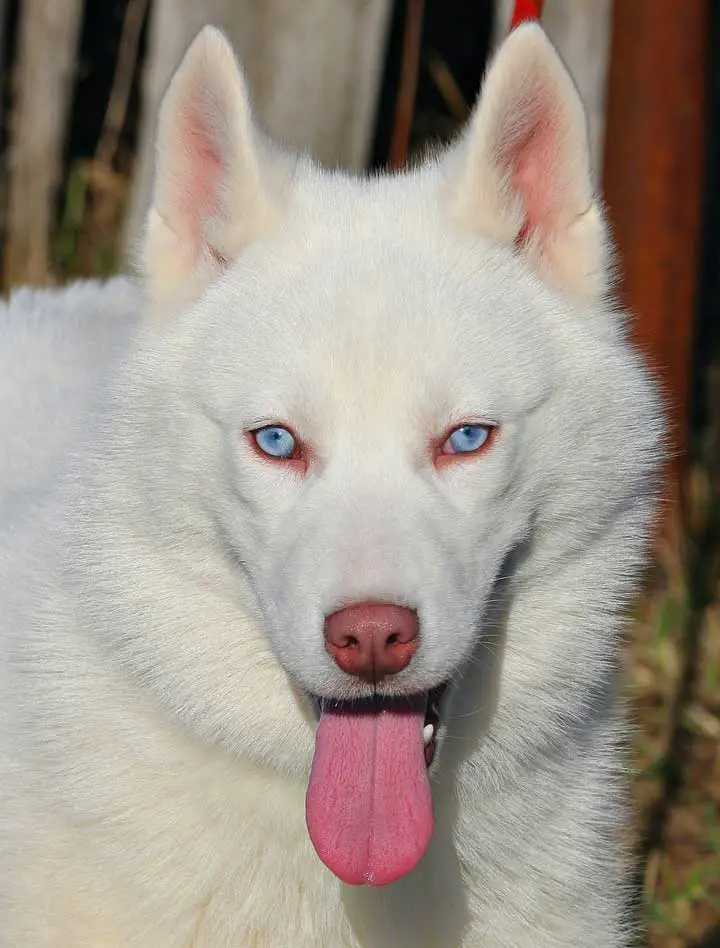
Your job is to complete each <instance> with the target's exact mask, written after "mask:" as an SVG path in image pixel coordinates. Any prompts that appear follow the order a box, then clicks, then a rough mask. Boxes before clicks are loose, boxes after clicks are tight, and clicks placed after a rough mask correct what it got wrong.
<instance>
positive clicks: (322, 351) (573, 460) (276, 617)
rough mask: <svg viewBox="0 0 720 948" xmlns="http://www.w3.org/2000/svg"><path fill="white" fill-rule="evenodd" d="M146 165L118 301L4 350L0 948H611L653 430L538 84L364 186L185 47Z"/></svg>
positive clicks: (551, 101) (198, 48)
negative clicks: (623, 706)
mask: <svg viewBox="0 0 720 948" xmlns="http://www.w3.org/2000/svg"><path fill="white" fill-rule="evenodd" d="M157 154H158V162H157V177H156V188H155V194H154V199H153V206H152V209H151V211H150V215H149V220H148V227H147V235H146V241H145V246H144V249H143V265H144V271H145V281H144V284H143V287H142V288H140V287H135V286H133V285H132V284H131V283H130V282H126V281H124V280H117V281H113V282H111V283H110V284H107V285H105V286H101V285H98V284H86V285H84V286H83V285H80V286H75V287H71V288H70V289H67V290H64V291H54V292H37V293H33V292H32V291H28V290H25V291H22V292H20V293H18V294H16V296H15V297H14V299H13V300H12V301H11V302H10V305H9V307H8V308H7V309H4V310H3V311H2V313H1V314H0V315H1V317H2V326H1V328H0V332H1V333H2V337H1V338H2V351H1V352H0V397H1V398H2V409H3V411H2V419H1V421H2V427H1V428H0V438H1V439H2V452H3V454H2V494H0V530H1V531H2V532H1V534H0V537H1V541H2V542H1V550H2V580H1V583H0V595H1V597H2V605H1V607H0V622H1V623H2V645H3V655H4V659H3V663H2V681H1V682H0V686H1V695H2V710H1V714H0V729H1V730H2V735H1V739H0V762H1V763H2V770H3V773H2V778H1V784H2V799H0V813H1V819H2V827H1V833H0V847H1V850H2V857H1V858H2V872H1V876H0V944H1V945H2V946H3V948H80V946H82V948H85V946H92V948H111V946H112V948H119V946H129V945H133V946H142V948H191V946H193V948H200V946H205V948H226V946H227V948H230V946H237V948H245V946H247V948H251V946H253V948H360V946H362V948H458V946H463V948H480V946H483V948H500V946H502V948H520V946H522V948H525V946H527V948H530V946H532V948H551V946H552V948H610V946H613V948H616V946H619V945H623V944H625V943H626V940H627V937H628V928H629V926H628V919H627V913H626V912H625V909H624V905H623V903H624V890H623V869H622V861H623V860H622V858H621V856H620V855H619V854H618V852H617V851H616V842H615V836H616V833H617V830H618V827H619V826H620V825H621V823H622V819H623V791H622V785H621V784H620V783H619V781H618V773H619V771H620V769H621V764H622V756H621V751H620V749H619V747H618V745H619V743H620V738H621V737H622V726H621V721H622V717H621V715H619V713H618V709H617V706H616V697H615V687H616V686H615V678H616V665H617V658H618V643H619V633H620V628H621V624H622V612H623V609H624V607H625V605H626V604H627V602H628V598H629V597H630V595H631V594H632V592H633V589H634V585H635V583H636V581H637V576H638V572H639V569H640V567H641V564H642V560H643V557H644V555H645V547H646V539H647V534H648V532H649V527H650V522H651V516H652V510H653V506H654V501H653V497H654V493H655V483H656V476H657V469H658V463H659V459H660V455H661V444H662V434H663V429H662V420H661V414H660V411H659V407H658V399H657V396H656V394H655V390H654V387H653V385H652V384H651V383H650V381H649V379H648V376H647V374H646V372H645V370H644V368H643V365H642V362H641V360H640V359H639V357H638V356H637V355H636V354H635V353H634V352H633V350H632V348H631V346H630V345H629V343H628V340H627V336H626V329H625V326H624V320H623V317H622V315H621V314H618V313H617V312H616V311H615V310H614V309H613V307H612V305H611V302H610V301H609V298H608V294H607V275H606V274H607V259H606V256H607V250H608V236H607V232H606V228H605V225H604V222H603V217H602V212H601V209H600V207H599V205H598V202H597V200H596V198H595V197H594V195H593V193H592V189H591V184H590V177H589V170H588V154H587V147H586V141H585V126H584V118H583V111H582V107H581V104H580V102H579V99H578V97H577V95H576V92H575V89H574V87H573V85H572V82H571V81H570V79H569V77H568V75H567V73H566V72H565V70H564V67H563V66H562V64H561V63H560V61H559V59H558V58H557V56H556V54H555V52H554V51H553V49H552V47H551V46H550V44H549V43H548V41H547V39H546V38H545V36H544V34H543V33H542V31H541V30H540V28H539V27H537V26H534V25H528V26H524V27H522V28H520V29H518V30H517V31H516V32H515V33H514V34H513V35H512V36H511V37H510V38H509V39H508V40H507V41H506V43H505V45H504V47H503V48H502V50H501V51H500V53H499V55H498V56H497V58H496V59H495V61H494V63H493V65H492V67H491V69H490V71H489V73H488V76H487V79H486V82H485V86H484V91H483V94H482V97H481V100H480V103H479V105H478V108H477V110H476V113H475V116H474V118H473V120H472V122H471V125H470V128H469V129H468V131H467V134H466V135H465V136H464V138H463V139H462V140H461V141H460V142H459V143H458V144H457V145H456V146H454V147H453V148H452V149H451V150H450V151H449V152H448V153H447V154H445V155H442V156H439V157H435V158H433V159H432V160H429V161H428V162H427V163H426V164H424V165H423V166H422V167H419V168H417V169H416V170H412V171H408V172H407V173H403V174H399V175H395V176H392V177H380V178H373V179H370V180H365V179H362V180H359V179H356V178H351V177H348V176H346V175H344V174H341V173H339V172H333V173H330V172H327V171H323V170H321V169H319V168H317V167H316V166H315V165H314V164H312V163H311V162H310V161H309V160H307V159H305V158H294V157H293V158H291V157H289V156H288V155H286V154H284V153H283V152H281V151H280V150H278V149H275V148H274V147H273V146H271V145H270V144H269V143H268V142H267V141H266V140H265V139H264V138H263V137H262V136H261V135H260V133H259V132H258V131H257V130H256V129H255V128H254V126H253V124H252V120H251V116H250V110H249V105H248V98H247V94H246V90H245V87H244V84H243V80H242V78H241V75H240V73H239V71H238V68H237V65H236V63H235V60H234V58H233V54H232V51H231V50H230V48H229V47H228V45H227V43H226V41H225V39H224V38H223V36H222V35H221V34H219V33H218V32H217V31H215V30H213V29H210V28H207V29H206V30H204V31H203V32H202V33H201V34H200V36H199V37H198V39H197V40H196V41H195V42H194V44H193V45H192V47H191V48H190V50H189V52H188V53H187V55H186V58H185V60H184V61H183V63H182V65H181V66H180V68H179V70H178V72H177V74H176V76H175V78H174V80H173V82H172V84H171V86H170V89H169V91H168V93H167V97H166V99H165V102H164V104H163V107H162V111H161V114H160V119H159V130H158V151H157ZM136 313H137V314H139V318H136V316H135V314H136ZM357 883H366V884H364V885H358V884H357Z"/></svg>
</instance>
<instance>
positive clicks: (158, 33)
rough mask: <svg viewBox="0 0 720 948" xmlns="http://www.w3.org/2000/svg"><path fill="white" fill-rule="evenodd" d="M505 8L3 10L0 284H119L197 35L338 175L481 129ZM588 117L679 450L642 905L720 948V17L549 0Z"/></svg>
mask: <svg viewBox="0 0 720 948" xmlns="http://www.w3.org/2000/svg"><path fill="white" fill-rule="evenodd" d="M512 6H513V4H512V0H442V2H441V0H302V2H300V0H204V2H202V3H200V2H198V0H0V283H1V284H2V290H3V292H8V291H11V290H12V287H13V286H17V285H19V284H22V283H34V284H53V283H61V282H64V281H67V280H69V279H73V278H77V277H84V276H104V275H108V274H110V273H113V272H115V271H117V270H121V269H123V268H125V267H126V264H127V260H128V254H129V253H131V251H132V248H133V246H134V243H135V241H136V240H137V237H138V234H139V231H140V229H141V227H142V221H143V216H144V213H145V208H146V205H147V202H148V199H149V190H150V187H151V182H152V138H153V130H154V121H155V117H156V112H157V107H158V104H159V101H160V98H161V96H162V94H163V92H164V90H165V87H166V85H167V83H168V81H169V78H170V76H171V74H172V71H173V70H174V68H175V66H176V65H177V63H178V61H179V59H180V57H181V56H182V53H183V52H184V50H185V48H186V47H187V45H188V44H189V42H190V40H191V39H192V37H193V36H194V34H195V33H196V31H197V30H198V29H199V27H200V26H202V24H203V23H205V22H213V23H215V24H217V25H219V26H222V27H223V28H224V29H225V31H226V32H227V33H228V35H229V36H230V38H231V40H232V42H233V44H234V45H235V48H236V50H237V51H238V53H239V55H240V57H241V58H242V61H243V65H244V67H245V69H246V72H247V75H248V79H249V82H250V85H251V88H252V91H253V94H254V99H255V105H256V111H257V115H258V117H259V119H260V121H261V122H262V124H263V125H264V126H265V127H266V129H267V130H268V131H270V132H271V133H272V134H273V135H274V136H275V137H276V138H277V139H279V140H282V141H284V142H286V143H287V144H289V145H291V146H293V147H295V148H302V149H304V150H307V151H309V152H311V153H312V154H314V155H315V156H316V157H317V158H319V159H320V160H322V161H323V162H325V163H328V164H331V165H340V166H343V167H345V168H348V169H351V170H354V171H362V170H365V169H376V168H383V167H387V166H390V167H395V168H397V167H400V166H402V165H403V164H404V163H405V162H406V161H407V160H408V159H412V157H413V156H414V155H415V154H417V152H418V151H420V150H421V149H424V148H426V147H427V146H428V145H432V144H435V143H438V142H444V141H447V140H448V139H450V138H451V137H452V136H453V135H454V134H456V132H457V130H458V129H459V128H460V127H461V125H462V123H463V122H464V121H465V119H466V118H467V116H468V112H469V109H470V108H471V106H472V103H473V101H474V99H475V97H476V95H477V91H478V89H479V86H480V82H481V78H482V75H483V72H484V69H485V67H486V64H487V59H488V56H489V55H491V54H492V51H493V49H494V47H495V46H496V45H497V43H498V42H499V40H500V39H502V37H503V36H504V35H505V34H506V33H507V30H508V24H509V22H510V15H511V10H512ZM543 25H544V26H545V29H546V30H547V32H548V33H549V35H550V37H551V39H552V40H553V42H554V43H555V44H556V46H557V47H558V49H559V50H560V52H561V54H562V55H563V58H564V59H565V61H566V63H567V64H568V66H569V68H570V71H571V72H572V74H573V76H574V78H575V81H576V83H577V85H578V87H579V89H580V92H581V95H582V97H583V100H584V102H585V104H586V107H587V109H588V117H589V130H590V144H591V151H592V160H593V167H594V173H595V176H596V180H597V183H598V186H599V187H601V188H602V189H603V191H604V194H605V198H606V201H607V205H608V214H609V218H610V222H611V225H612V228H613V231H614V234H615V237H616V241H617V244H618V248H619V259H618V274H619V282H618V293H619V294H620V296H621V298H622V299H623V301H624V302H625V304H626V305H627V306H628V307H629V308H630V309H631V310H632V311H633V313H634V315H635V320H634V323H633V327H634V332H635V335H636V338H637V341H638V344H639V345H640V346H641V348H642V349H643V351H644V353H645V355H646V357H647V359H648V361H649V362H650V364H651V366H652V367H653V369H654V370H655V371H656V372H657V374H658V375H659V376H660V377H661V378H662V380H663V384H664V387H665V392H666V396H667V401H668V404H669V406H670V412H671V425H672V432H671V434H672V438H673V442H674V445H675V448H676V450H675V454H674V457H673V459H672V462H671V464H670V465H669V468H668V472H667V490H666V503H665V504H664V506H663V521H662V523H661V525H660V528H659V530H658V536H657V540H656V544H655V554H656V555H655V561H654V566H653V568H652V570H651V571H650V572H649V575H648V577H647V584H646V590H645V592H644V594H643V595H642V597H641V598H640V600H639V601H638V603H637V606H636V609H635V613H634V615H633V616H632V622H631V625H630V629H629V635H628V644H627V649H626V662H625V669H624V687H625V691H626V693H627V695H628V697H629V700H630V701H631V703H632V707H633V710H634V713H635V717H636V721H637V729H636V732H635V736H634V743H633V748H632V779H633V798H634V803H635V820H634V825H633V829H632V840H631V842H632V845H633V849H634V852H635V854H636V872H635V876H634V889H633V897H634V898H635V899H636V900H637V903H638V906H639V908H640V910H641V912H642V915H643V918H644V921H645V925H646V931H645V933H644V934H643V937H642V943H643V944H645V945H648V946H650V948H685V946H698V948H699V946H701V945H702V946H703V948H711V946H715V948H717V946H720V2H719V0H682V2H680V0H614V2H613V0H547V2H546V3H545V8H544V12H543Z"/></svg>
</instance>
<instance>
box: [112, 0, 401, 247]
mask: <svg viewBox="0 0 720 948" xmlns="http://www.w3.org/2000/svg"><path fill="white" fill-rule="evenodd" d="M390 7H391V0H303V2H302V3H299V2H298V0H265V2H263V3H258V2H257V0H205V2H203V3H198V2H197V0H154V4H153V10H152V14H151V22H150V40H149V51H148V61H147V67H146V68H147V75H146V77H145V81H144V94H143V119H142V123H141V130H140V139H139V145H138V159H137V165H136V171H135V180H134V185H133V188H134V193H133V199H132V206H131V210H130V214H129V216H128V222H127V228H126V234H127V239H128V242H129V246H130V248H132V245H133V244H134V243H135V241H136V240H137V237H138V235H139V233H140V232H141V229H142V224H143V220H144V217H145V213H146V210H147V206H148V203H149V199H150V189H151V182H152V169H153V158H154V156H153V138H154V133H155V121H156V118H157V112H158V108H159V105H160V100H161V98H162V96H163V94H164V92H165V89H166V88H167V85H168V83H169V81H170V78H171V76H172V74H173V72H174V70H175V68H176V67H177V65H178V63H179V61H180V58H181V57H182V55H183V53H184V52H185V50H186V48H187V47H188V45H189V44H190V42H191V41H192V39H193V37H194V36H195V34H196V33H197V31H198V30H199V29H200V28H201V27H202V26H203V24H205V23H213V24H215V25H216V26H219V27H221V28H222V29H223V30H224V31H225V32H226V33H227V35H228V37H229V39H230V40H231V42H232V43H233V46H234V47H235V50H236V52H237V54H238V56H239V58H240V60H241V63H242V66H243V69H244V71H245V74H246V76H247V79H248V83H249V86H250V91H251V95H252V99H253V104H254V109H255V114H256V115H257V117H258V119H259V121H260V124H261V125H262V126H263V127H264V128H265V129H266V131H268V132H269V133H270V134H271V135H272V136H273V137H275V138H276V139H278V140H279V141H282V142H285V143H287V144H288V145H289V146H290V147H292V148H295V149H298V150H301V151H307V152H310V153H311V154H312V155H313V156H314V157H316V158H317V159H318V160H320V161H322V162H324V163H326V164H330V165H340V166H343V167H345V168H349V169H353V170H357V169H360V168H363V167H364V166H365V164H366V161H367V156H368V149H369V147H370V144H371V137H372V132H373V128H374V120H375V106H376V101H377V97H378V90H379V85H380V81H381V78H382V75H381V74H382V66H383V57H384V51H385V43H386V36H387V30H388V28H389V19H390Z"/></svg>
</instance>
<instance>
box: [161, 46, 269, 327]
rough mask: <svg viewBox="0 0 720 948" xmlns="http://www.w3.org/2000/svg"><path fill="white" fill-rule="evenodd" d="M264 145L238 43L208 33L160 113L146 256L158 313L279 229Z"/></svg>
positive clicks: (196, 291)
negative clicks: (255, 124) (262, 158)
mask: <svg viewBox="0 0 720 948" xmlns="http://www.w3.org/2000/svg"><path fill="white" fill-rule="evenodd" d="M261 147H262V146H261V145H260V144H259V141H258V135H257V133H256V132H255V129H254V128H253V123H252V119H251V114H250V102H249V98H248V94H247V90H246V87H245V82H244V80H243V77H242V74H241V72H240V69H239V67H238V64H237V62H236V60H235V56H234V54H233V51H232V49H231V47H230V44H229V43H228V41H227V40H226V38H225V37H224V36H223V34H222V33H221V32H220V31H219V30H217V29H215V28H213V27H205V28H204V29H203V30H202V31H201V32H200V33H199V34H198V36H197V37H196V38H195V40H194V41H193V43H192V45H191V46H190V48H189V49H188V51H187V53H186V54H185V58H184V59H183V61H182V63H181V64H180V66H179V67H178V70H177V72H176V73H175V75H174V77H173V79H172V81H171V83H170V86H169V88H168V91H167V93H166V94H165V98H164V100H163V102H162V106H161V108H160V116H159V122H158V129H157V141H156V166H155V185H154V194H153V200H152V205H151V208H150V212H149V215H148V220H147V227H146V234H145V246H144V252H143V260H142V269H143V270H144V274H145V277H146V280H147V283H148V290H149V294H150V299H151V303H152V304H153V305H154V307H160V308H163V309H164V308H166V307H170V306H174V307H177V306H182V305H183V304H186V303H188V302H190V301H191V300H192V299H193V298H195V297H196V296H197V295H198V294H199V293H200V292H202V290H203V288H204V287H205V286H207V285H208V284H209V283H210V282H211V281H212V280H213V279H215V278H216V277H217V276H219V275H220V274H221V273H222V271H223V270H224V269H225V268H226V267H227V266H228V264H229V263H231V262H232V260H233V259H235V258H236V257H237V256H238V255H239V254H240V253H241V252H242V250H243V249H244V248H245V247H246V246H247V245H248V244H249V243H251V242H252V241H253V240H255V239H257V238H258V237H259V236H260V235H261V234H262V233H264V232H265V231H267V229H268V228H269V227H271V226H272V224H273V222H274V221H275V220H276V218H277V208H276V206H275V204H274V202H273V200H272V198H271V194H270V187H269V184H268V183H267V182H266V181H265V180H264V176H263V173H262V168H261V162H260V150H261Z"/></svg>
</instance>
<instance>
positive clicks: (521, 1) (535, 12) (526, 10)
mask: <svg viewBox="0 0 720 948" xmlns="http://www.w3.org/2000/svg"><path fill="white" fill-rule="evenodd" d="M544 3H545V0H515V9H514V10H513V15H512V20H510V29H511V30H514V29H515V27H516V26H519V25H520V24H521V23H524V22H525V20H539V19H540V17H541V16H542V11H543V5H544Z"/></svg>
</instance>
